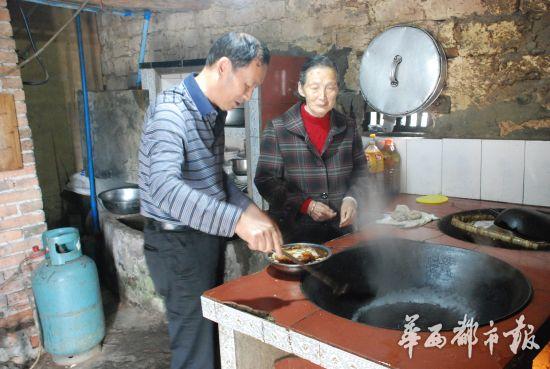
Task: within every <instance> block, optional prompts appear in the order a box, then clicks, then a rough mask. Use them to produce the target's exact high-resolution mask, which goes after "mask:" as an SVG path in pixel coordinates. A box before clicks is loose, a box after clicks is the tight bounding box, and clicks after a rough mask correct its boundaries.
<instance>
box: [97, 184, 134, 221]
mask: <svg viewBox="0 0 550 369" xmlns="http://www.w3.org/2000/svg"><path fill="white" fill-rule="evenodd" d="M98 197H99V199H100V200H101V205H103V207H104V208H105V209H107V210H109V211H110V212H111V213H114V214H119V215H126V214H137V213H139V188H138V187H137V186H136V187H119V188H112V189H110V190H107V191H103V192H102V193H100V194H99V195H98Z"/></svg>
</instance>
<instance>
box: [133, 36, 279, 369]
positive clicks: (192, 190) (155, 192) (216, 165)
mask: <svg viewBox="0 0 550 369" xmlns="http://www.w3.org/2000/svg"><path fill="white" fill-rule="evenodd" d="M269 59H270V55H269V50H268V48H267V47H266V46H265V44H263V43H262V42H260V41H258V40H257V39H256V38H254V37H253V36H250V35H248V34H244V33H228V34H226V35H224V36H222V37H221V38H220V39H218V40H217V41H216V42H215V43H214V44H213V46H212V48H211V49H210V52H209V54H208V57H207V59H206V66H205V67H204V68H203V69H202V71H201V72H200V73H199V74H197V75H189V76H188V77H186V78H185V79H184V80H183V81H182V82H181V83H180V84H179V85H177V86H175V87H173V88H172V89H169V90H167V91H164V92H163V93H162V94H160V95H159V96H158V97H157V99H156V102H155V103H153V104H151V106H150V108H149V111H148V113H147V117H146V119H145V123H144V126H143V131H142V136H141V144H140V148H139V187H140V197H141V214H142V215H144V216H145V217H146V218H147V223H146V226H145V229H144V237H145V245H144V249H145V258H146V261H147V265H148V267H149V271H150V274H151V277H152V279H153V282H154V284H155V288H156V290H157V291H158V292H159V294H160V295H162V296H163V297H164V301H165V304H166V314H167V318H168V330H169V335H170V346H171V351H172V360H171V368H172V369H183V368H197V369H211V368H215V367H216V366H217V365H218V364H217V362H216V361H217V360H215V351H214V350H215V348H214V339H213V334H214V327H213V325H212V324H211V323H210V322H209V321H208V320H206V319H204V318H202V314H201V305H200V295H201V294H202V293H203V292H204V291H205V290H208V289H210V288H212V287H214V286H215V285H216V282H217V270H218V264H219V260H220V254H221V252H222V250H223V248H222V245H223V240H224V237H230V236H232V235H233V234H235V233H236V234H237V235H238V236H239V237H241V238H242V239H243V240H245V241H246V242H247V243H248V247H249V248H250V249H251V250H258V251H262V252H271V251H275V252H277V253H280V247H281V243H282V237H281V233H280V231H279V229H278V228H277V225H276V224H275V223H274V222H273V221H272V220H271V219H270V218H269V217H268V216H267V215H266V214H264V213H263V212H262V211H261V210H260V209H259V208H258V207H257V206H256V205H254V203H252V202H251V201H250V199H249V198H248V197H247V196H246V195H245V194H243V193H242V192H240V191H239V190H238V188H237V187H236V186H235V185H234V184H233V182H232V181H231V180H229V179H228V177H227V175H226V174H225V173H224V171H223V151H224V123H225V117H226V112H227V111H228V110H230V109H233V108H235V107H237V106H239V105H240V104H242V103H243V102H245V101H248V100H249V99H250V97H251V95H252V91H253V90H254V88H256V87H257V86H259V85H260V84H261V83H262V82H263V80H264V78H265V75H266V72H267V67H268V64H269Z"/></svg>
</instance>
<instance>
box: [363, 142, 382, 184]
mask: <svg viewBox="0 0 550 369" xmlns="http://www.w3.org/2000/svg"><path fill="white" fill-rule="evenodd" d="M365 157H366V158H367V165H368V169H369V173H370V175H371V177H372V178H374V183H375V188H376V191H377V192H379V193H383V192H384V188H383V187H384V183H383V182H384V181H383V180H384V157H383V155H382V152H381V151H380V149H379V148H378V147H377V146H376V135H375V134H374V133H372V134H371V135H370V140H369V143H368V145H367V147H366V148H365Z"/></svg>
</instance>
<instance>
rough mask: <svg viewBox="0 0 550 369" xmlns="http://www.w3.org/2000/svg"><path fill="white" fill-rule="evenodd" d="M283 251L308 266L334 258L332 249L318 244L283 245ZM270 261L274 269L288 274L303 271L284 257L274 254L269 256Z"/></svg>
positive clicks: (298, 243)
mask: <svg viewBox="0 0 550 369" xmlns="http://www.w3.org/2000/svg"><path fill="white" fill-rule="evenodd" d="M283 249H285V251H286V252H288V253H289V254H291V255H292V256H294V257H295V258H296V259H298V260H299V261H301V262H303V263H305V264H307V265H308V266H311V265H315V264H319V263H321V262H323V261H325V260H327V259H328V258H329V257H331V256H332V250H331V249H330V248H328V247H326V246H323V245H319V244H316V243H305V242H297V243H289V244H286V245H283ZM268 260H269V263H270V264H271V266H273V268H275V269H277V270H280V271H283V272H286V273H291V274H299V273H301V272H302V270H303V269H302V267H301V266H300V265H298V264H295V263H294V262H293V261H292V260H290V259H289V258H288V257H286V256H284V255H283V256H279V255H277V254H275V253H272V254H270V255H269V256H268Z"/></svg>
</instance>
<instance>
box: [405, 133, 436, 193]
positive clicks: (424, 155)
mask: <svg viewBox="0 0 550 369" xmlns="http://www.w3.org/2000/svg"><path fill="white" fill-rule="evenodd" d="M441 146H442V142H441V140H431V139H410V140H408V141H407V151H406V152H407V154H406V156H407V171H406V177H407V179H406V192H407V193H412V194H419V195H427V194H439V193H441V156H442V155H441Z"/></svg>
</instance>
